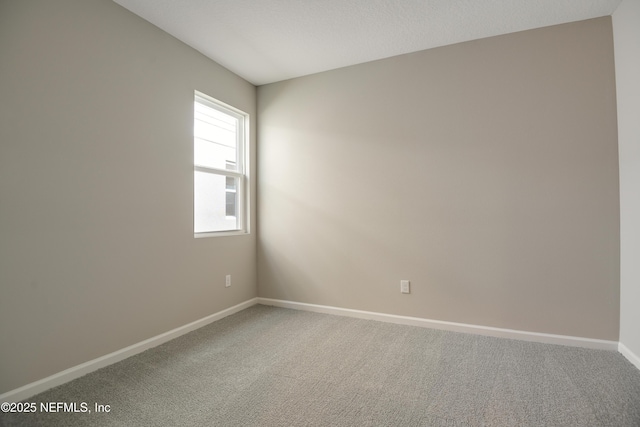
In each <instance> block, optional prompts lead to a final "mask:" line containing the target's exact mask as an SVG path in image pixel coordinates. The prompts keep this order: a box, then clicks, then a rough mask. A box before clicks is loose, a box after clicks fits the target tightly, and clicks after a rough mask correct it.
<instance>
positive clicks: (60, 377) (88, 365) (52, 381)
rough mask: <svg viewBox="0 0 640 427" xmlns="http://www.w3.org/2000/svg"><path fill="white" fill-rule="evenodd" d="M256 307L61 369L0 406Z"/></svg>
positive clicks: (241, 306)
mask: <svg viewBox="0 0 640 427" xmlns="http://www.w3.org/2000/svg"><path fill="white" fill-rule="evenodd" d="M256 304H258V298H252V299H250V300H247V301H244V302H242V303H240V304H237V305H234V306H233V307H229V308H227V309H225V310H222V311H219V312H217V313H214V314H211V315H209V316H206V317H203V318H202V319H199V320H196V321H194V322H191V323H188V324H186V325H184V326H180V327H178V328H175V329H172V330H170V331H168V332H165V333H163V334H160V335H156V336H155V337H152V338H149V339H146V340H144V341H141V342H139V343H136V344H133V345H130V346H129V347H125V348H123V349H120V350H117V351H114V352H113V353H109V354H106V355H104V356H101V357H98V358H97V359H93V360H89V361H88V362H85V363H82V364H80V365H77V366H73V367H71V368H69V369H65V370H64V371H62V372H58V373H57V374H53V375H51V376H49V377H46V378H43V379H41V380H38V381H35V382H32V383H30V384H27V385H25V386H22V387H20V388H17V389H15V390H11V391H8V392H6V393H3V394H0V402H18V401H21V400H24V399H28V398H29V397H31V396H35V395H36V394H38V393H42V392H43V391H45V390H48V389H50V388H52V387H56V386H59V385H61V384H64V383H66V382H69V381H71V380H74V379H76V378H79V377H81V376H83V375H86V374H88V373H90V372H93V371H96V370H98V369H100V368H104V367H105V366H109V365H112V364H114V363H116V362H119V361H121V360H124V359H126V358H127V357H131V356H133V355H136V354H138V353H142V352H143V351H145V350H147V349H150V348H152V347H156V346H159V345H160V344H163V343H165V342H167V341H170V340H172V339H174V338H177V337H179V336H181V335H184V334H186V333H189V332H191V331H194V330H196V329H198V328H201V327H203V326H206V325H208V324H209V323H213V322H215V321H216V320H220V319H222V318H223V317H227V316H229V315H231V314H234V313H237V312H239V311H241V310H244V309H245V308H249V307H251V306H253V305H256Z"/></svg>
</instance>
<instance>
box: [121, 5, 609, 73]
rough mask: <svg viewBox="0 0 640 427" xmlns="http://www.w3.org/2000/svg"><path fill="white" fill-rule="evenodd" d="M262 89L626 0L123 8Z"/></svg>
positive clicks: (595, 11)
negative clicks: (304, 76) (276, 82)
mask: <svg viewBox="0 0 640 427" xmlns="http://www.w3.org/2000/svg"><path fill="white" fill-rule="evenodd" d="M114 1H115V2H116V3H119V4H120V5H122V6H124V7H125V8H127V9H129V10H130V11H132V12H133V13H135V14H137V15H139V16H141V17H142V18H144V19H146V20H147V21H149V22H151V23H152V24H155V25H156V26H158V27H160V28H161V29H163V30H164V31H166V32H168V33H169V34H171V35H173V36H174V37H176V38H178V39H180V40H182V41H183V42H184V43H186V44H188V45H190V46H192V47H193V48H195V49H197V50H198V51H200V52H202V53H203V54H205V55H206V56H208V57H209V58H211V59H213V60H214V61H216V62H218V63H219V64H221V65H223V66H225V67H226V68H228V69H229V70H231V71H233V72H234V73H236V74H238V75H240V76H242V77H244V78H245V79H246V80H248V81H250V82H251V83H253V84H255V85H261V84H266V83H271V82H275V81H279V80H285V79H289V78H292V77H298V76H303V75H307V74H312V73H317V72H320V71H326V70H331V69H334V68H340V67H345V66H348V65H354V64H359V63H363V62H367V61H373V60H376V59H381V58H387V57H390V56H395V55H400V54H403V53H408V52H415V51H419V50H424V49H429V48H433V47H437V46H444V45H449V44H453V43H459V42H463V41H468V40H474V39H479V38H484V37H491V36H496V35H500V34H506V33H512V32H516V31H523V30H528V29H531V28H538V27H546V26H549V25H556V24H562V23H565V22H573V21H580V20H584V19H590V18H596V17H600V16H606V15H611V14H612V13H613V11H614V10H615V9H616V7H617V6H618V5H619V4H620V2H621V0H114Z"/></svg>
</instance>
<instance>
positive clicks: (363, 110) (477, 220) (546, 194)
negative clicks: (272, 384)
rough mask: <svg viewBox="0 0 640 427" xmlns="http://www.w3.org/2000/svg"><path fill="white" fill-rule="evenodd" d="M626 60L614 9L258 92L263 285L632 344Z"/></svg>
mask: <svg viewBox="0 0 640 427" xmlns="http://www.w3.org/2000/svg"><path fill="white" fill-rule="evenodd" d="M613 61H614V58H613V44H612V29H611V19H610V18H609V17H605V18H600V19H595V20H589V21H583V22H578V23H572V24H566V25H560V26H554V27H548V28H543V29H538V30H533V31H526V32H521V33H517V34H511V35H505V36H500V37H494V38H489V39H483V40H478V41H473V42H468V43H462V44H457V45H453V46H448V47H443V48H438V49H433V50H428V51H423V52H418V53H414V54H409V55H403V56H399V57H394V58H390V59H386V60H382V61H377V62H373V63H368V64H363V65H358V66H353V67H349V68H343V69H339V70H334V71H330V72H325V73H321V74H317V75H312V76H307V77H303V78H298V79H294V80H289V81H284V82H280V83H276V84H271V85H267V86H262V87H260V88H259V89H258V114H259V126H258V135H259V153H258V163H259V171H258V173H259V178H258V180H259V199H258V204H259V212H260V217H259V224H258V228H259V238H258V277H259V285H258V287H259V295H260V296H262V297H268V298H279V299H286V300H293V301H299V302H305V303H314V304H325V305H331V306H338V307H347V308H351V309H362V310H370V311H376V312H383V313H392V314H398V315H407V316H417V317H423V318H429V319H437V320H445V321H454V322H463V323H470V324H476V325H484V326H494V327H501V328H510V329H517V330H524V331H535V332H543V333H552V334H564V335H571V336H580V337H589V338H597V339H606V340H617V339H618V321H619V302H620V301H619V230H618V228H619V195H618V153H617V146H616V142H617V139H616V104H615V102H616V100H615V81H614V62H613ZM401 279H409V280H411V284H412V293H411V294H410V295H403V294H401V293H400V292H399V287H400V286H399V281H400V280H401Z"/></svg>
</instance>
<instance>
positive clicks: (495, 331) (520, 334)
mask: <svg viewBox="0 0 640 427" xmlns="http://www.w3.org/2000/svg"><path fill="white" fill-rule="evenodd" d="M258 304H263V305H273V306H276V307H283V308H292V309H294V310H304V311H313V312H316V313H325V314H335V315H338V316H347V317H355V318H358V319H369V320H378V321H381V322H388V323H397V324H400V325H411V326H419V327H422V328H432V329H441V330H445V331H453V332H463V333H468V334H477V335H486V336H491V337H499V338H511V339H516V340H522V341H533V342H540V343H545V344H559V345H568V346H573V347H585V348H593V349H599V350H611V351H616V350H618V342H617V341H606V340H598V339H592V338H582V337H572V336H567V335H553V334H543V333H539V332H526V331H518V330H514V329H502V328H494V327H491V326H477V325H469V324H466V323H455V322H445V321H441V320H431V319H423V318H420V317H409V316H397V315H394V314H385V313H376V312H372V311H362V310H352V309H348V308H340V307H331V306H326V305H316V304H307V303H302V302H294V301H285V300H277V299H271V298H258Z"/></svg>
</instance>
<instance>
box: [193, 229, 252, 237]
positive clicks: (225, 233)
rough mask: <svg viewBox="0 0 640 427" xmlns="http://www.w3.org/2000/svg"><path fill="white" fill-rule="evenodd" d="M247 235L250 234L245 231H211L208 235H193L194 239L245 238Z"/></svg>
mask: <svg viewBox="0 0 640 427" xmlns="http://www.w3.org/2000/svg"><path fill="white" fill-rule="evenodd" d="M247 234H249V232H248V231H245V230H229V231H210V232H208V233H193V237H194V238H196V239H201V238H203V237H225V236H244V235H247Z"/></svg>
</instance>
